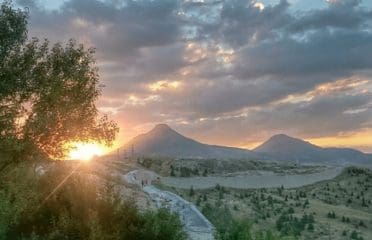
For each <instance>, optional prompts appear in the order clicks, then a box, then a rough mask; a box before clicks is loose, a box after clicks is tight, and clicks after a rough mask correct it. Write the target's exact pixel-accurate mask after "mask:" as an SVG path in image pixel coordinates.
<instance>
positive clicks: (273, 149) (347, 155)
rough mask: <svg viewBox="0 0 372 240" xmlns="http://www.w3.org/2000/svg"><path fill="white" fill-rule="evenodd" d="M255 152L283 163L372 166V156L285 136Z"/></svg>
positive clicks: (276, 138)
mask: <svg viewBox="0 0 372 240" xmlns="http://www.w3.org/2000/svg"><path fill="white" fill-rule="evenodd" d="M253 151H255V152H258V153H263V154H267V155H269V156H270V157H271V158H273V159H276V160H282V161H296V162H298V163H301V164H307V163H327V164H337V165H351V164H358V165H368V164H372V156H371V155H370V154H365V153H363V152H360V151H357V150H355V149H350V148H322V147H319V146H316V145H314V144H311V143H309V142H306V141H304V140H301V139H297V138H293V137H290V136H287V135H285V134H278V135H274V136H272V137H271V138H270V139H268V140H267V141H266V142H264V143H262V144H261V145H260V146H258V147H256V148H255V149H254V150H253Z"/></svg>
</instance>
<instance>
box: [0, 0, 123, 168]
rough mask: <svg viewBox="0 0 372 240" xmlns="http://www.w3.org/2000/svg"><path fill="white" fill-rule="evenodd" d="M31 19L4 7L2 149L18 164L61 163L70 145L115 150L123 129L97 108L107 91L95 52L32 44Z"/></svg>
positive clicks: (0, 24) (71, 45)
mask: <svg viewBox="0 0 372 240" xmlns="http://www.w3.org/2000/svg"><path fill="white" fill-rule="evenodd" d="M27 17H28V16H27V13H26V12H24V11H22V10H15V9H14V8H13V7H12V6H11V4H10V3H8V2H5V3H3V4H2V5H1V8H0V32H1V34H0V149H1V150H2V151H7V152H9V154H10V155H11V156H12V159H11V161H16V160H20V159H21V158H24V157H25V156H26V153H28V154H27V156H32V155H33V154H32V153H39V154H40V155H44V156H47V157H52V158H62V157H64V154H65V153H66V151H67V150H68V149H69V147H71V146H69V145H68V144H67V143H69V142H71V141H98V142H102V143H106V144H110V143H111V142H112V141H113V140H114V139H115V136H116V133H117V131H118V128H117V125H116V124H115V123H114V122H112V121H110V120H108V118H107V116H105V115H100V114H99V112H98V109H97V107H96V105H95V102H96V100H97V98H98V97H99V96H100V95H101V90H102V86H100V85H99V76H98V69H97V67H96V65H95V59H94V49H91V48H89V49H86V48H84V46H83V45H81V44H77V43H76V42H75V41H74V40H70V41H69V42H68V43H67V44H66V45H62V44H61V43H57V44H55V45H53V46H50V44H49V42H48V41H47V40H45V41H43V42H41V41H39V40H38V39H36V38H32V39H31V40H29V39H28V38H27ZM7 164H9V162H6V163H3V164H2V165H3V166H0V170H1V168H4V166H6V165H7Z"/></svg>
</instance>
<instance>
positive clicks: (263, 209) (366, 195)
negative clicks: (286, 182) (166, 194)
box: [168, 168, 372, 240]
mask: <svg viewBox="0 0 372 240" xmlns="http://www.w3.org/2000/svg"><path fill="white" fill-rule="evenodd" d="M168 189H169V188H168ZM169 190H171V191H175V192H177V193H178V194H180V195H182V196H183V197H184V198H186V199H188V200H189V201H191V202H193V203H195V204H196V205H197V206H198V208H199V209H200V210H201V211H202V212H203V213H204V214H205V215H206V217H207V218H209V220H210V221H211V222H212V223H213V224H214V225H215V226H216V227H217V230H218V231H219V232H224V231H226V229H225V226H227V225H228V223H229V222H231V221H233V220H238V221H249V222H250V223H251V226H252V228H253V229H255V230H256V231H259V230H265V231H266V230H269V231H271V232H273V233H274V234H278V235H280V236H281V237H282V238H284V239H286V238H294V239H360V240H361V239H372V203H371V201H372V171H371V170H367V169H360V168H348V169H345V170H344V171H343V173H342V174H341V175H340V176H338V177H336V178H335V179H332V180H329V181H325V182H320V183H316V184H313V185H310V186H305V187H301V188H296V189H284V188H275V189H259V190H237V189H226V188H223V187H219V186H216V187H215V188H213V189H208V190H194V189H190V190H180V189H174V188H173V189H169Z"/></svg>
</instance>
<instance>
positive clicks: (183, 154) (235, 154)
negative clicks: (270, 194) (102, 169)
mask: <svg viewBox="0 0 372 240" xmlns="http://www.w3.org/2000/svg"><path fill="white" fill-rule="evenodd" d="M132 147H133V149H134V152H135V155H138V156H167V157H175V158H216V159H240V158H244V159H259V158H260V154H259V153H255V152H252V151H249V150H245V149H240V148H233V147H222V146H214V145H208V144H203V143H200V142H198V141H195V140H193V139H191V138H187V137H185V136H183V135H181V134H179V133H178V132H176V131H174V130H173V129H171V128H170V127H169V126H168V125H166V124H159V125H156V126H155V128H153V129H152V130H151V131H149V132H147V133H145V134H141V135H138V136H137V137H135V138H133V139H132V140H131V141H129V142H128V143H127V144H125V145H124V146H123V147H121V149H126V150H130V149H132Z"/></svg>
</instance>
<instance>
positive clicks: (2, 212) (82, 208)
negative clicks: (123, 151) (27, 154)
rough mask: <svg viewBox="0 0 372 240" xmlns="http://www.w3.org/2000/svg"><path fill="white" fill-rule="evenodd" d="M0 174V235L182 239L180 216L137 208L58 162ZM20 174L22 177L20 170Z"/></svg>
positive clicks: (102, 239) (99, 181) (111, 188)
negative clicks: (42, 168)
mask: <svg viewBox="0 0 372 240" xmlns="http://www.w3.org/2000/svg"><path fill="white" fill-rule="evenodd" d="M22 166H23V167H22V168H21V167H17V169H14V171H13V173H12V174H5V175H2V176H1V177H0V181H1V185H0V186H1V187H0V239H1V240H2V239H14V240H18V239H22V240H24V239H27V240H31V239H47V240H52V239H53V240H54V239H55V240H57V239H68V240H69V239H88V240H106V239H107V240H114V239H130V240H132V239H133V240H135V239H141V240H142V239H144V240H147V239H148V240H150V239H155V240H157V239H159V240H165V239H171V240H172V239H177V240H178V239H181V240H182V239H185V238H186V237H185V234H184V232H183V230H182V224H181V222H180V220H179V218H178V216H176V215H174V214H171V213H170V212H168V211H167V210H165V209H161V210H158V211H148V210H147V211H143V212H140V211H139V210H138V208H137V207H136V205H135V204H134V202H133V201H131V200H129V199H126V200H123V198H122V196H121V195H120V193H119V189H117V187H116V186H115V185H112V184H110V183H105V184H103V183H102V181H103V180H102V179H98V178H95V177H92V175H89V174H87V173H84V172H83V171H80V170H79V171H76V172H75V173H74V174H72V175H71V177H70V178H69V179H68V180H67V181H66V182H65V183H64V185H62V187H61V188H60V189H58V190H57V191H56V192H55V193H54V194H53V195H52V196H51V197H50V198H49V199H47V201H45V199H46V198H45V196H48V195H49V193H50V192H52V191H53V189H55V187H56V186H57V185H58V184H59V183H60V182H61V181H62V180H63V179H65V178H66V176H67V175H68V174H69V173H70V172H71V171H72V170H73V169H75V168H76V167H75V166H71V164H65V163H58V164H57V165H56V166H55V167H50V168H51V169H50V170H48V171H47V173H45V174H44V175H42V176H41V177H39V176H38V174H37V173H36V172H34V171H32V169H31V168H30V166H29V165H22ZM21 175H22V176H23V177H20V176H21Z"/></svg>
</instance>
